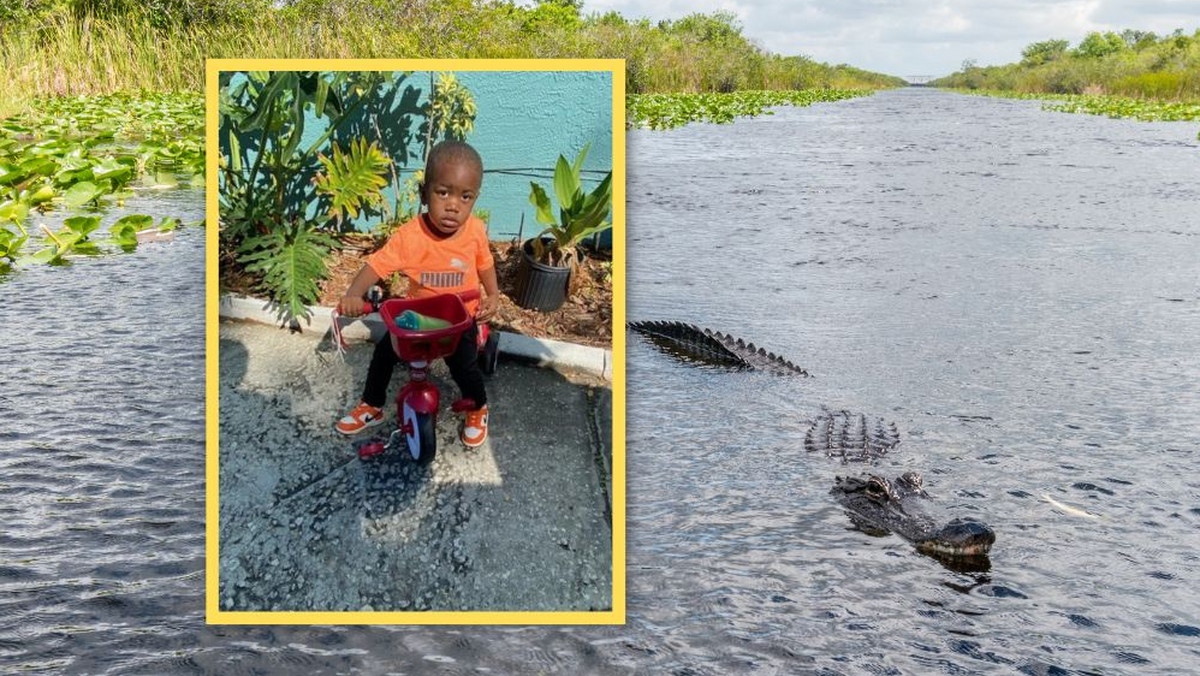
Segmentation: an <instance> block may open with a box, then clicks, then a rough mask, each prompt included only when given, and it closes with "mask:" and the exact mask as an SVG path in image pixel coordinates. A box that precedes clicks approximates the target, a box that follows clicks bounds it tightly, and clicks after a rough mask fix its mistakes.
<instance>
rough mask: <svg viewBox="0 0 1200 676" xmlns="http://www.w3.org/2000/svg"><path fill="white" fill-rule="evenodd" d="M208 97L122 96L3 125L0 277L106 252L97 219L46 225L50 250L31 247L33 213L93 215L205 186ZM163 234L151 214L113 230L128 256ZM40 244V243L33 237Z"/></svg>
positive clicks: (46, 105)
mask: <svg viewBox="0 0 1200 676" xmlns="http://www.w3.org/2000/svg"><path fill="white" fill-rule="evenodd" d="M203 143H204V99H203V97H202V96H198V95H194V94H153V95H147V96H143V97H135V96H129V95H124V94H117V95H110V96H96V97H75V98H57V99H45V100H41V101H38V102H37V103H36V105H35V106H34V108H33V110H32V111H31V112H28V113H25V114H22V115H19V116H15V117H12V118H9V119H6V120H3V121H0V271H2V270H6V269H9V268H11V267H13V266H14V265H19V264H28V263H49V264H52V265H56V264H61V263H63V262H65V258H66V256H68V255H87V254H97V253H102V252H103V251H104V250H105V249H104V248H103V247H102V246H101V245H100V244H99V243H96V242H94V241H92V240H91V239H90V235H91V233H92V232H93V231H95V230H97V229H98V228H99V227H100V217H99V216H85V215H78V216H72V217H69V218H66V219H65V220H64V221H63V223H62V228H61V229H60V230H59V231H57V232H55V231H52V230H50V229H49V228H48V227H46V226H45V225H41V226H39V227H37V228H32V229H33V230H41V232H42V233H44V235H45V237H44V238H43V239H42V240H41V243H42V244H43V247H42V248H41V249H39V250H38V251H36V252H34V253H23V251H24V250H26V249H27V248H28V247H29V243H30V239H31V232H30V227H29V225H28V223H27V221H28V220H29V217H30V215H31V214H36V213H46V212H50V211H53V210H56V209H67V210H71V211H80V210H85V211H95V210H97V209H101V208H103V207H105V206H108V205H109V204H111V203H115V204H117V205H121V204H123V203H124V201H125V200H126V199H127V198H128V197H130V196H132V195H133V194H134V190H135V189H138V188H142V189H162V188H173V187H177V186H178V185H180V183H181V182H184V183H189V184H192V185H197V186H202V185H203V184H204V145H203ZM177 225H178V221H177V220H176V219H173V218H167V219H163V221H162V223H160V224H159V226H158V227H157V228H156V227H155V225H154V221H153V218H152V217H150V216H126V217H124V218H122V219H120V220H118V221H117V222H116V223H115V224H114V225H113V226H111V228H110V241H111V244H112V245H113V246H115V247H117V248H119V249H121V250H125V251H128V250H130V249H132V248H134V247H136V246H137V243H138V242H139V241H145V240H146V239H148V238H147V236H146V234H147V233H149V232H151V231H154V232H161V231H165V230H171V229H173V228H174V227H175V226H177ZM34 241H37V240H34Z"/></svg>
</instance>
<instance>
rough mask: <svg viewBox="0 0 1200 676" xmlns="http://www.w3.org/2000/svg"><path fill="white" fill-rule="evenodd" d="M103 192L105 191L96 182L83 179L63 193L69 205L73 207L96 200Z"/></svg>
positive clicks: (64, 199)
mask: <svg viewBox="0 0 1200 676" xmlns="http://www.w3.org/2000/svg"><path fill="white" fill-rule="evenodd" d="M102 194H103V192H102V191H101V190H100V189H99V188H97V187H96V184H95V183H92V182H91V181H81V182H79V183H76V184H75V185H73V186H71V187H70V188H67V191H66V192H65V193H63V201H65V202H66V203H67V206H69V207H71V208H78V207H81V206H83V205H85V204H87V203H88V202H92V201H94V200H95V199H96V198H98V197H100V195H102Z"/></svg>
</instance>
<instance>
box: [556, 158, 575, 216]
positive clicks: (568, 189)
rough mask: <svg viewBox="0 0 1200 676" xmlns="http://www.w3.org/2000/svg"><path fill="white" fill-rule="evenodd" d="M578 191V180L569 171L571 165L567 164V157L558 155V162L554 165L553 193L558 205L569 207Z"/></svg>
mask: <svg viewBox="0 0 1200 676" xmlns="http://www.w3.org/2000/svg"><path fill="white" fill-rule="evenodd" d="M578 192H579V181H578V180H576V179H575V176H574V174H572V173H571V165H569V164H567V158H565V157H563V156H562V155H559V156H558V164H556V165H555V167H554V194H555V195H556V196H557V197H558V204H559V206H560V207H562V208H564V209H567V208H569V206H570V204H571V203H572V202H573V201H574V200H575V194H576V193H578Z"/></svg>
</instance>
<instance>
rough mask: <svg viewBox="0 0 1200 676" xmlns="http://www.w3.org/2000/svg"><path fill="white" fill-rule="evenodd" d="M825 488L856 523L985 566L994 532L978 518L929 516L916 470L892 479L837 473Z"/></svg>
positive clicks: (931, 551)
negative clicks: (834, 478) (848, 475)
mask: <svg viewBox="0 0 1200 676" xmlns="http://www.w3.org/2000/svg"><path fill="white" fill-rule="evenodd" d="M830 492H832V493H833V494H834V496H835V497H836V499H837V501H838V502H839V503H840V504H841V505H842V506H843V507H845V508H846V510H847V511H848V512H849V513H850V518H851V520H852V521H853V522H854V524H855V525H856V526H858V527H859V528H860V529H862V530H864V531H866V532H868V533H871V534H884V533H887V532H889V531H890V532H892V533H895V534H897V535H899V536H901V537H903V538H905V539H906V540H909V541H910V542H912V543H913V544H915V545H916V547H917V550H918V551H920V552H922V553H925V554H928V555H930V556H933V557H935V558H938V559H954V560H958V561H959V563H962V562H963V561H964V560H967V563H968V564H970V563H971V561H970V560H974V565H967V566H964V567H963V569H977V566H979V565H985V566H986V564H987V559H986V557H987V553H988V551H990V550H991V548H992V543H994V542H995V541H996V534H995V532H993V531H992V529H991V528H989V527H988V526H987V525H986V524H984V523H981V522H979V521H975V520H972V519H961V518H956V519H951V520H950V521H948V522H946V523H940V522H938V521H937V520H935V519H934V518H933V517H932V516H930V515H929V514H928V513H927V512H926V511H925V509H924V507H923V505H922V501H923V500H924V499H925V498H928V497H929V495H928V494H927V493H926V492H925V489H923V488H922V487H921V475H920V474H917V473H916V472H907V473H905V474H904V475H903V476H900V477H899V478H897V479H895V480H893V481H888V480H887V479H885V478H883V477H880V476H876V475H873V474H870V475H866V476H863V477H844V478H843V477H838V478H837V482H836V483H835V485H834V487H833V490H832V491H830ZM985 569H986V568H985Z"/></svg>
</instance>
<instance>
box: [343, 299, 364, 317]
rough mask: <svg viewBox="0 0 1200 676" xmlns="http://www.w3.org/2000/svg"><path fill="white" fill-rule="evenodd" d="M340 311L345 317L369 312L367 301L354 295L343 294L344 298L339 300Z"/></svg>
mask: <svg viewBox="0 0 1200 676" xmlns="http://www.w3.org/2000/svg"><path fill="white" fill-rule="evenodd" d="M338 312H340V313H341V314H342V316H343V317H357V316H359V315H361V314H366V312H367V301H365V300H363V299H362V298H356V297H354V296H342V300H341V301H340V302H338Z"/></svg>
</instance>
